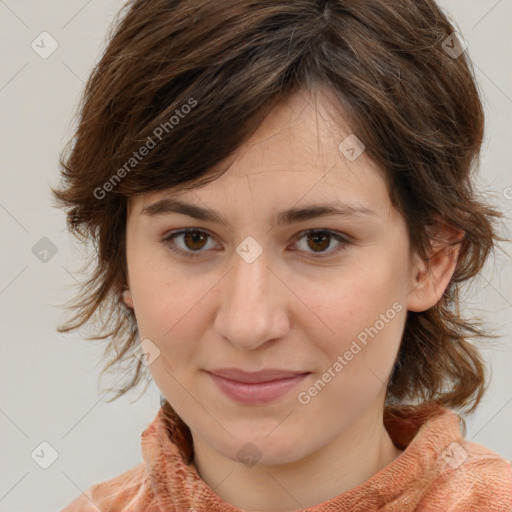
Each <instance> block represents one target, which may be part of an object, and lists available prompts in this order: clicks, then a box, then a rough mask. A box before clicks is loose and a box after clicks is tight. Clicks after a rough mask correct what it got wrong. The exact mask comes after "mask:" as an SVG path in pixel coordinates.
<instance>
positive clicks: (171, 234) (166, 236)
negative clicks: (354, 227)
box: [161, 227, 352, 254]
mask: <svg viewBox="0 0 512 512" xmlns="http://www.w3.org/2000/svg"><path fill="white" fill-rule="evenodd" d="M188 232H200V233H205V234H206V235H208V236H209V237H210V238H213V239H215V240H217V237H216V236H214V235H212V234H211V233H210V232H209V231H208V230H207V229H204V228H193V227H189V228H181V229H175V230H171V231H169V232H168V233H166V234H164V235H163V236H162V237H161V239H162V241H168V240H170V239H172V238H173V237H175V236H179V235H184V234H186V233H188ZM309 233H329V234H330V235H331V236H332V237H333V238H336V239H337V240H338V241H339V242H340V243H343V242H344V243H348V242H351V241H352V237H350V236H349V235H347V234H345V233H342V232H339V231H335V230H332V229H327V228H309V229H304V230H302V231H299V232H298V233H296V234H295V235H294V237H293V239H294V243H295V241H296V240H300V239H301V238H302V237H304V236H305V235H307V234H309ZM180 250H182V249H180ZM187 252H190V253H197V254H200V253H201V252H205V251H187Z"/></svg>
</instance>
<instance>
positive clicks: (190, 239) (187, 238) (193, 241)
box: [162, 229, 212, 257]
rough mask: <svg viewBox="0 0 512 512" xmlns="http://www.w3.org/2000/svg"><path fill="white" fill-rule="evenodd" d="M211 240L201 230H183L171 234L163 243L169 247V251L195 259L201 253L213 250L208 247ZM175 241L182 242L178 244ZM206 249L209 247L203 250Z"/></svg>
mask: <svg viewBox="0 0 512 512" xmlns="http://www.w3.org/2000/svg"><path fill="white" fill-rule="evenodd" d="M211 238H212V237H211V236H210V235H209V234H208V233H206V232H205V231H201V230H199V229H183V230H180V231H175V232H173V233H169V234H168V235H166V236H165V237H164V238H163V239H162V242H163V243H164V244H165V245H166V246H167V247H169V249H171V250H172V251H174V252H177V253H178V254H181V255H183V256H188V257H195V256H200V255H201V253H203V252H206V250H207V249H210V248H211V247H207V245H208V241H209V240H210V239H211ZM175 240H178V241H180V240H181V242H180V243H177V242H175ZM205 247H207V249H205V250H203V249H204V248H205Z"/></svg>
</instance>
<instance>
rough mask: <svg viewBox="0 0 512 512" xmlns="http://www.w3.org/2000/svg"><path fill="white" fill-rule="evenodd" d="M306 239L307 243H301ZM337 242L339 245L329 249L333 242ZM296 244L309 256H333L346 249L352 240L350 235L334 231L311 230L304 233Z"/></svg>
mask: <svg viewBox="0 0 512 512" xmlns="http://www.w3.org/2000/svg"><path fill="white" fill-rule="evenodd" d="M302 240H305V242H306V243H305V244H302V247H301V243H299V242H302ZM333 241H335V242H337V246H335V247H334V249H332V250H329V247H331V244H332V242H333ZM299 242H297V243H296V245H297V246H298V247H299V249H300V250H301V251H302V252H305V253H306V254H307V257H308V258H316V259H318V258H324V257H328V256H332V255H333V254H335V253H337V252H339V251H341V250H343V249H345V247H346V246H347V245H349V243H350V240H349V239H348V237H345V236H342V235H341V234H338V233H336V232H334V231H329V230H325V229H324V230H309V231H306V232H304V233H302V237H301V238H300V239H299Z"/></svg>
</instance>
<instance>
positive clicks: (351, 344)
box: [55, 0, 512, 512]
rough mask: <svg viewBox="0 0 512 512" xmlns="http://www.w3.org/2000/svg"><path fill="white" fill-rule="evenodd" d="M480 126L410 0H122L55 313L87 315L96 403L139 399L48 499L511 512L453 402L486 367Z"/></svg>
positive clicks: (488, 242) (506, 493)
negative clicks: (143, 402) (114, 436)
mask: <svg viewBox="0 0 512 512" xmlns="http://www.w3.org/2000/svg"><path fill="white" fill-rule="evenodd" d="M483 123H484V119H483V109H482V105H481V101H480V98H479V95H478V92H477V88H476V85H475V82H474V76H473V74H472V69H471V64H470V61H469V59H468V56H467V55H466V53H465V52H464V46H463V43H462V42H461V40H460V38H458V37H457V34H456V33H455V30H454V28H453V27H452V26H451V24H450V23H449V21H448V20H447V19H446V17H445V15H444V14H443V13H442V11H441V10H440V9H439V7H438V6H437V5H436V4H435V2H434V1H433V0H421V1H417V2H402V1H399V0H392V1H389V0H364V1H361V2H348V1H344V0H337V1H334V0H332V1H330V0H324V1H316V0H300V1H295V2H287V1H286V2H285V1H283V2H275V1H264V0H257V1H247V0H237V1H234V0H231V1H218V2H201V1H193V0H187V1H174V2H173V1H169V0H165V1H164V0H151V1H144V0H134V1H131V2H129V3H128V4H126V6H125V8H124V9H123V11H122V17H121V19H120V20H119V22H118V23H117V24H116V26H115V29H114V30H113V33H112V36H111V38H110V41H109V44H108V46H107V48H106V50H105V52H104V54H103V56H102V58H101V60H100V61H99V63H98V64H97V66H96V68H95V69H94V71H93V73H92V75H91V77H90V79H89V81H88V84H87V87H86V90H85V92H84V98H83V102H82V105H81V112H80V125H79V127H78V129H77V132H76V134H75V137H74V140H73V147H72V149H71V151H70V153H69V154H68V155H66V157H65V158H63V161H62V164H63V178H64V181H63V183H62V185H61V187H60V189H59V190H56V191H55V193H56V197H57V198H58V200H59V203H60V204H61V205H62V206H64V207H65V208H67V211H68V224H69V227H70V228H71V230H72V231H73V232H74V233H77V234H79V235H81V236H83V237H84V238H85V239H92V240H94V242H95V248H96V249H97V256H96V258H97V259H96V260H95V265H96V266H95V271H94V273H93V274H92V275H91V277H90V280H89V283H88V286H87V287H86V288H85V290H84V291H82V293H81V295H80V296H79V297H78V298H77V301H76V302H75V304H74V306H73V307H74V309H75V316H74V317H73V318H72V319H71V320H70V321H69V323H68V324H67V325H65V326H63V327H62V329H61V330H62V331H68V330H71V329H75V328H78V327H81V326H83V325H84V324H87V323H89V322H90V321H92V320H93V319H95V318H96V319H98V318H99V319H100V320H101V324H99V325H101V329H100V331H99V332H96V333H95V334H94V335H93V337H95V338H97V339H107V340H108V344H107V346H106V353H105V355H106V356H107V355H108V356H109V357H110V358H109V359H108V360H107V361H106V366H105V370H106V369H108V368H111V367H121V366H122V364H123V363H125V364H127V365H128V366H126V367H125V368H126V369H127V371H128V373H129V378H128V380H127V381H125V382H123V383H122V384H121V385H120V386H119V387H118V388H117V389H115V391H116V395H115V397H114V398H118V397H119V396H122V395H123V394H124V393H126V392H127V391H128V390H130V389H132V388H133V387H135V386H136V385H137V384H138V382H139V381H140V379H141V378H142V377H143V376H144V377H148V376H149V375H150V376H151V378H152V379H153V380H154V381H155V383H156V384H157V385H158V387H159V389H160V390H161V392H162V395H163V402H162V407H161V409H160V411H159V412H158V414H157V415H156V417H155V419H154V421H153V422H152V423H151V424H150V425H149V426H148V428H147V429H146V430H145V431H144V432H143V434H142V445H141V446H142V454H143V457H144V463H141V464H140V465H138V466H136V467H134V468H132V469H130V470H128V471H126V472H125V473H124V474H122V475H120V476H117V477H114V478H112V479H111V480H108V481H106V482H102V483H96V484H94V485H92V486H91V487H90V488H89V489H88V490H87V492H86V493H85V494H83V495H81V496H79V497H78V498H77V499H76V500H74V501H73V503H71V504H69V505H68V506H67V507H66V508H65V509H64V511H65V512H71V511H73V512H74V511H86V510H87V511H88V510H101V511H102V512H107V511H120V510H122V511H125V512H127V511H130V512H135V511H164V510H165V511H170V510H173V511H185V510H197V511H209V512H211V511H230V512H231V511H232V512H235V511H239V510H252V511H284V510H299V509H300V510H303V509H307V510H311V511H320V510H322V511H323V510H325V511H328V510H329V511H332V510H340V511H341V510H343V511H365V512H368V511H376V510H389V511H390V510H393V511H413V510H414V511H427V510H428V511H430V512H431V511H446V510H453V511H455V510H457V511H469V510H471V511H484V510H485V511H486V512H488V511H505V510H511V508H512V471H511V467H510V462H509V461H507V460H505V459H503V458H501V457H500V456H499V455H497V454H495V453H494V452H492V451H491V450H489V449H487V448H486V447H483V446H481V445H478V444H476V443H472V442H469V441H467V440H466V439H464V432H463V430H464V422H463V420H462V418H461V417H459V416H458V414H456V412H455V411H457V410H461V411H463V410H465V411H466V412H472V411H474V410H475V408H476V407H477V405H478V403H479V401H480V399H481V398H482V395H483V393H484V391H485V389H486V384H487V378H486V371H485V367H484V364H483V360H482V357H481V355H480V354H479V351H478V349H477V347H476V346H475V345H474V344H472V343H471V341H470V338H471V337H478V336H480V337H483V336H484V334H485V333H484V332H482V331H481V330H479V328H478V326H477V325H475V324H473V323H471V322H469V321H468V320H466V319H465V318H464V316H463V315H461V314H460V313H459V310H458V301H457V293H458V286H459V284H460V283H464V282H465V281H467V280H469V279H471V278H472V277H474V276H475V275H476V274H477V273H478V272H479V271H480V270H481V268H482V266H483V264H484V262H485V260H486V258H487V256H488V254H489V252H490V251H491V249H492V247H493V245H494V243H495V241H496V239H497V235H496V232H495V228H494V221H495V219H496V218H497V217H499V213H498V212H496V211H495V210H493V209H492V208H491V207H490V206H488V205H485V204H484V203H483V202H481V200H480V199H479V198H478V197H477V196H476V194H475V192H474V190H473V188H472V184H471V180H470V171H471V170H472V169H473V166H474V164H475V161H477V159H478V155H479V151H480V147H481V143H482V137H483ZM97 325H98V324H96V326H97ZM460 421H462V425H459V422H460ZM461 426H462V427H463V428H462V431H461Z"/></svg>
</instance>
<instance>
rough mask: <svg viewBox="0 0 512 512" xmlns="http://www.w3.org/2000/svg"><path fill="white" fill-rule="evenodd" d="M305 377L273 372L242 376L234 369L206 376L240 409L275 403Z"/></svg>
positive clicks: (225, 369)
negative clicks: (241, 405) (240, 406)
mask: <svg viewBox="0 0 512 512" xmlns="http://www.w3.org/2000/svg"><path fill="white" fill-rule="evenodd" d="M309 373H310V372H297V371H288V370H276V369H268V370H262V371H259V372H245V371H242V370H238V369H235V368H224V369H221V370H212V371H209V372H207V374H208V375H209V376H210V377H211V379H212V380H213V382H214V383H215V385H216V386H217V388H218V389H219V390H220V391H221V392H222V393H223V394H224V395H225V396H226V397H228V398H229V399H231V400H233V401H235V402H238V403H240V404H244V405H262V404H266V403H269V402H272V401H275V400H277V399H278V398H280V397H282V396H284V395H286V394H287V393H288V392H289V391H291V390H292V389H293V388H294V387H296V386H297V385H298V384H299V383H300V382H302V381H303V380H304V379H305V378H306V376H307V375H309Z"/></svg>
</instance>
